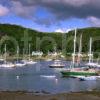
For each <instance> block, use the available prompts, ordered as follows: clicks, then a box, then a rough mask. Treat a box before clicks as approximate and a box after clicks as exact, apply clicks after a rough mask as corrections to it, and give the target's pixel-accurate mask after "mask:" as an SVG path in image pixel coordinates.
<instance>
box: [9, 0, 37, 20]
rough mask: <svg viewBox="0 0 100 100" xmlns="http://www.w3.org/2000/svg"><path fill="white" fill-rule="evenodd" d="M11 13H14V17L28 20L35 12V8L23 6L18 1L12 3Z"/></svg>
mask: <svg viewBox="0 0 100 100" xmlns="http://www.w3.org/2000/svg"><path fill="white" fill-rule="evenodd" d="M11 11H12V12H13V13H15V14H16V15H18V16H21V17H26V18H30V17H31V16H32V15H33V13H34V11H35V7H33V6H24V5H23V4H22V3H21V2H19V1H16V2H15V1H12V7H11Z"/></svg>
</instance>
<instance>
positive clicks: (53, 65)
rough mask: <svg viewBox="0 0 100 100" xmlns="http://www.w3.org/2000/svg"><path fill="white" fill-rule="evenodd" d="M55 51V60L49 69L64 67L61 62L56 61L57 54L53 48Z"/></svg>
mask: <svg viewBox="0 0 100 100" xmlns="http://www.w3.org/2000/svg"><path fill="white" fill-rule="evenodd" d="M54 50H55V56H56V60H54V63H53V64H51V65H50V66H49V67H50V68H63V67H64V66H65V65H64V64H63V63H62V61H61V60H59V59H57V55H58V54H57V52H56V47H54Z"/></svg>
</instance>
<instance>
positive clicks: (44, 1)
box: [0, 0, 100, 32]
mask: <svg viewBox="0 0 100 100" xmlns="http://www.w3.org/2000/svg"><path fill="white" fill-rule="evenodd" d="M99 13H100V0H0V23H10V24H17V25H22V26H24V27H29V28H33V29H36V30H39V31H47V32H52V31H61V32H62V31H66V30H69V29H73V28H76V27H78V28H82V27H91V26H95V27H99V26H100V14H99Z"/></svg>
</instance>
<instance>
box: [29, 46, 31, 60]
mask: <svg viewBox="0 0 100 100" xmlns="http://www.w3.org/2000/svg"><path fill="white" fill-rule="evenodd" d="M30 47H31V46H30V44H29V60H30V57H31V55H30Z"/></svg>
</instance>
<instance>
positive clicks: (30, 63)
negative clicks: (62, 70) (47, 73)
mask: <svg viewBox="0 0 100 100" xmlns="http://www.w3.org/2000/svg"><path fill="white" fill-rule="evenodd" d="M36 63H37V62H36V61H32V60H29V61H27V62H26V64H28V65H33V64H36Z"/></svg>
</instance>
